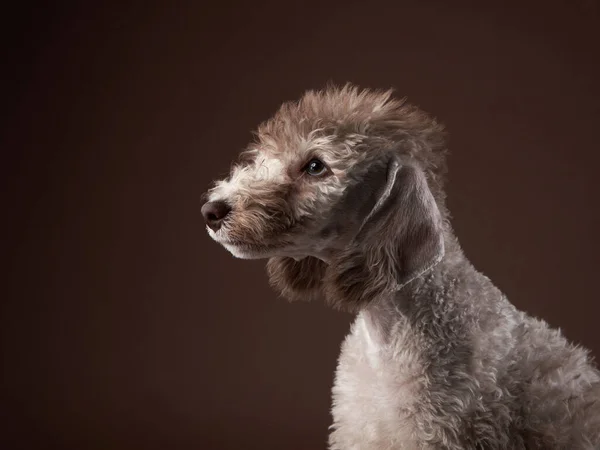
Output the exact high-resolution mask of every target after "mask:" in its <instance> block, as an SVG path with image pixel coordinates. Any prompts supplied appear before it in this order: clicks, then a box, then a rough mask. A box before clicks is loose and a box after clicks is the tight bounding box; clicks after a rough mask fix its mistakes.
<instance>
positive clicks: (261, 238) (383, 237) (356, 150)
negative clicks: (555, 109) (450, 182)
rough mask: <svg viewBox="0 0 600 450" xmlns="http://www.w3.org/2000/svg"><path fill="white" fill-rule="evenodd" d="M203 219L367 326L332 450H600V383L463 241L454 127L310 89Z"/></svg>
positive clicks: (357, 335) (346, 376)
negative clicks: (449, 158)
mask: <svg viewBox="0 0 600 450" xmlns="http://www.w3.org/2000/svg"><path fill="white" fill-rule="evenodd" d="M256 135H257V139H256V140H255V142H253V143H251V144H250V145H249V147H248V148H247V149H246V150H245V151H244V152H242V155H241V156H242V157H241V158H240V160H239V161H237V162H236V164H235V165H234V167H233V168H232V171H231V174H230V176H229V177H228V178H227V179H225V180H222V181H219V182H217V183H215V185H214V187H213V188H212V189H211V190H209V191H208V193H207V199H208V202H207V203H205V204H204V205H203V206H202V214H203V216H204V218H205V220H206V224H207V230H208V233H209V235H210V236H211V237H212V238H213V239H214V240H215V241H217V242H218V243H219V244H221V245H222V246H223V247H225V248H226V249H227V250H228V251H229V252H231V253H232V254H233V255H234V256H236V257H238V258H246V259H257V258H265V259H268V262H267V272H268V276H269V279H270V283H271V285H272V286H273V287H274V288H275V289H276V290H277V291H279V292H280V293H281V294H282V296H284V297H286V298H288V299H291V300H310V299H316V298H323V299H324V301H325V302H326V303H327V304H329V305H331V306H332V307H334V308H338V309H340V310H344V311H349V312H352V313H356V319H355V321H354V323H353V325H352V327H351V331H350V334H349V335H348V336H347V337H346V339H345V341H344V343H343V345H342V349H341V355H340V357H339V361H338V367H337V371H336V376H335V383H334V387H333V405H332V415H333V424H332V425H331V427H330V430H331V432H330V434H329V448H330V449H339V450H349V449H356V450H370V449H378V450H383V449H447V450H465V449H481V450H484V449H486V450H487V449H564V450H567V449H568V450H575V449H600V372H599V371H598V370H597V369H596V368H595V367H594V364H593V362H592V360H591V357H590V356H589V355H588V352H587V351H586V350H585V349H583V348H581V347H579V346H576V345H573V344H572V343H570V342H569V341H567V340H566V339H565V338H564V337H563V336H562V334H561V332H560V331H559V330H555V329H552V328H550V327H549V326H548V324H547V323H546V322H544V321H542V320H538V319H536V318H533V317H530V316H528V315H527V314H525V313H524V312H521V311H519V310H517V309H516V308H515V307H514V306H513V305H512V304H511V303H510V302H509V301H508V300H507V299H506V297H505V296H504V295H503V293H502V292H501V291H500V290H499V289H498V288H496V287H495V286H494V285H493V284H492V282H491V281H490V280H489V279H488V278H487V277H486V276H485V275H483V274H482V273H480V272H478V271H477V270H476V269H475V268H474V267H473V266H472V265H471V263H469V261H468V260H467V258H466V257H465V255H464V253H463V251H462V250H461V247H460V245H459V243H458V241H457V239H456V237H455V235H454V233H453V231H452V228H451V225H450V222H449V214H448V210H447V208H446V202H445V194H444V190H443V182H444V177H445V172H446V165H445V154H446V147H445V143H444V140H445V139H444V132H443V127H442V126H441V125H440V124H439V123H438V122H437V121H436V120H435V119H433V118H431V117H430V116H428V115H427V114H425V113H424V112H422V111H421V110H419V109H418V108H416V107H414V106H411V105H409V104H408V103H406V102H405V101H404V100H399V99H395V98H394V97H393V95H392V91H377V90H369V89H365V90H361V89H359V88H357V87H355V86H352V85H346V86H343V87H335V86H330V87H327V88H326V89H324V90H323V91H308V92H307V93H306V94H305V95H304V96H303V97H302V98H301V99H300V100H299V101H298V102H289V103H284V104H283V105H282V106H281V107H280V109H279V110H278V112H277V113H276V114H275V116H274V117H273V118H271V119H270V120H268V121H266V122H265V123H263V124H261V125H260V126H259V128H258V132H257V134H256Z"/></svg>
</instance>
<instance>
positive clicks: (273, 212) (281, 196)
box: [202, 86, 444, 309]
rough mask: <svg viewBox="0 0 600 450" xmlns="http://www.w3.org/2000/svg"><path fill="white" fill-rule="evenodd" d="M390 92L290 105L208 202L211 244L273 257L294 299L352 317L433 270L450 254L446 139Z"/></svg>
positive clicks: (272, 268)
mask: <svg viewBox="0 0 600 450" xmlns="http://www.w3.org/2000/svg"><path fill="white" fill-rule="evenodd" d="M390 94H391V93H390V92H384V93H381V92H373V91H358V90H357V89H356V88H352V87H348V86H346V87H344V88H342V89H335V88H334V89H329V90H328V91H324V92H319V93H315V92H309V93H307V94H306V95H305V96H304V97H303V98H302V100H300V101H299V102H298V103H293V104H292V103H287V104H284V105H283V106H282V107H281V108H280V110H279V111H278V112H277V114H276V115H275V116H274V117H273V118H272V119H271V120H269V121H267V122H265V123H264V124H262V125H261V126H260V127H259V129H258V132H257V136H258V139H257V140H256V142H254V143H252V144H251V145H250V146H249V147H248V149H247V150H246V151H245V152H243V153H242V155H241V158H240V161H239V162H238V163H236V164H235V165H234V167H233V169H232V171H231V173H230V176H229V177H228V178H227V179H225V180H222V181H219V182H217V183H216V184H215V186H214V188H213V189H211V190H210V191H209V192H208V201H207V202H206V203H205V204H204V206H203V207H202V214H203V216H204V218H205V220H206V223H207V230H208V233H209V234H210V236H211V237H212V238H213V239H214V240H215V241H217V242H218V243H220V244H222V245H223V246H224V247H225V248H226V249H227V250H229V251H230V252H231V253H232V254H233V255H234V256H236V257H239V258H247V259H257V258H268V259H269V262H268V266H267V269H268V272H269V276H270V280H271V283H272V284H273V286H275V287H276V288H277V289H278V290H280V291H281V292H282V293H283V295H285V296H286V297H288V298H313V297H315V296H317V295H320V294H325V297H326V298H327V299H328V300H329V301H330V303H332V304H334V305H336V306H339V307H342V306H343V307H345V308H346V309H353V308H356V307H358V306H359V305H361V304H364V303H365V302H366V301H372V300H373V299H374V298H376V297H378V296H379V295H381V294H383V293H385V292H389V291H390V290H393V289H396V288H397V286H399V285H402V283H407V282H408V281H409V280H411V279H414V277H415V276H418V275H419V274H421V273H423V270H428V269H427V268H428V267H431V265H432V264H434V262H435V261H438V260H439V258H441V255H443V253H444V245H443V236H442V234H443V233H442V229H443V218H442V216H441V214H440V210H439V209H438V201H440V202H443V196H442V194H441V183H438V181H439V179H438V178H437V177H438V175H437V174H436V171H438V169H440V168H441V166H443V156H442V155H443V139H442V138H441V136H442V131H441V127H440V126H438V125H437V123H436V122H435V121H433V120H431V119H429V118H428V116H426V115H425V114H424V113H422V112H420V111H419V110H418V109H416V108H414V107H411V106H410V105H405V104H404V103H403V102H399V101H394V100H390ZM431 181H434V184H435V187H436V192H437V195H438V200H436V198H435V195H434V194H432V191H431V190H430V185H429V184H430V182H431Z"/></svg>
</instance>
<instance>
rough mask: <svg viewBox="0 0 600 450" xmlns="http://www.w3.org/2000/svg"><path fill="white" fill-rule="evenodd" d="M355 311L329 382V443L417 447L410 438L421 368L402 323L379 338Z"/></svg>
mask: <svg viewBox="0 0 600 450" xmlns="http://www.w3.org/2000/svg"><path fill="white" fill-rule="evenodd" d="M377 331H378V330H376V329H374V328H373V326H372V325H370V322H369V320H367V319H365V317H363V316H362V315H359V316H358V318H357V319H356V322H355V323H354V325H353V326H352V331H351V333H350V335H349V336H348V337H347V338H346V340H345V342H344V344H343V345H342V352H341V355H340V359H339V364H338V368H337V372H336V379H335V384H334V387H333V407H332V413H333V420H334V423H333V426H332V428H333V431H332V433H331V435H330V446H331V447H330V448H332V449H344V450H347V449H417V448H419V449H422V448H423V447H422V446H417V444H416V442H417V439H416V427H415V418H416V408H415V406H416V402H417V398H418V397H417V396H418V392H419V383H420V380H421V378H420V377H419V376H418V374H419V373H422V371H421V365H420V362H419V357H418V355H417V354H416V352H415V351H412V350H411V349H413V348H414V342H412V340H411V338H410V337H409V335H408V331H407V330H406V328H403V327H398V328H397V329H396V330H395V331H394V336H396V337H395V339H394V341H393V342H391V343H390V342H387V343H384V342H383V341H382V339H381V335H380V334H379V333H378V332H377Z"/></svg>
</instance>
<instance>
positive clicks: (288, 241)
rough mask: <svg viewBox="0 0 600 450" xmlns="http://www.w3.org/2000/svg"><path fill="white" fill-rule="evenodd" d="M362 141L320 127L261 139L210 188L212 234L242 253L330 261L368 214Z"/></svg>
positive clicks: (368, 157) (367, 159) (368, 161)
mask: <svg viewBox="0 0 600 450" xmlns="http://www.w3.org/2000/svg"><path fill="white" fill-rule="evenodd" d="M364 140H365V139H364V137H362V136H358V135H346V136H341V135H337V134H335V133H332V134H326V133H324V132H323V131H320V130H310V131H309V132H308V133H307V134H306V135H303V136H300V135H299V136H297V139H295V140H293V141H286V140H281V141H275V140H274V139H269V138H268V137H263V138H262V139H259V142H258V143H256V144H253V145H252V148H251V149H249V150H247V151H246V152H244V153H243V155H242V158H241V159H242V161H241V162H239V163H238V164H236V165H235V166H234V167H233V169H232V171H231V174H230V176H229V177H228V178H227V179H225V180H222V181H219V182H217V183H216V185H215V187H214V188H213V189H211V190H210V192H209V196H208V200H209V201H208V202H207V203H206V204H205V205H204V207H203V212H204V213H205V215H206V216H207V217H206V218H207V230H208V233H209V234H210V236H211V237H212V238H213V239H214V240H215V241H217V242H219V243H220V244H222V245H223V246H224V247H225V248H226V249H227V250H229V251H230V252H231V253H232V254H233V255H234V256H236V257H239V258H270V257H273V256H288V257H293V258H297V259H299V258H303V257H306V256H316V257H320V258H326V257H327V255H328V254H329V253H331V252H333V251H334V250H335V249H338V248H341V247H342V246H343V245H344V243H345V242H346V241H348V240H349V239H350V238H351V235H352V233H353V232H355V231H356V229H357V227H358V225H359V222H360V220H361V219H364V217H363V216H364V215H365V214H366V213H368V211H365V206H366V205H365V202H367V201H368V199H367V198H366V197H368V196H366V195H364V194H365V193H366V191H368V190H369V188H370V186H366V185H365V186H363V189H359V190H356V188H355V187H356V185H357V183H359V182H360V180H362V179H363V176H364V174H365V173H366V172H368V170H369V169H373V168H372V167H371V166H372V165H373V161H372V160H373V158H374V157H375V153H374V152H371V154H367V152H366V148H364ZM379 166H380V167H381V168H383V166H382V165H381V164H380V165H379ZM380 172H381V175H383V174H384V172H382V171H380ZM345 204H346V205H347V206H345ZM219 208H222V209H221V210H219Z"/></svg>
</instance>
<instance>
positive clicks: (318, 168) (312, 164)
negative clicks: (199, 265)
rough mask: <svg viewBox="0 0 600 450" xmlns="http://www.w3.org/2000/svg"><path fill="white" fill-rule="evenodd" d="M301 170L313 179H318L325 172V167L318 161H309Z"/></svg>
mask: <svg viewBox="0 0 600 450" xmlns="http://www.w3.org/2000/svg"><path fill="white" fill-rule="evenodd" d="M303 170H304V171H305V172H306V173H307V174H309V175H311V176H313V177H318V176H320V175H324V174H325V173H326V172H327V166H326V165H325V164H323V163H322V162H321V161H320V160H318V159H311V160H310V161H309V162H308V164H307V165H306V166H304V169H303Z"/></svg>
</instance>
